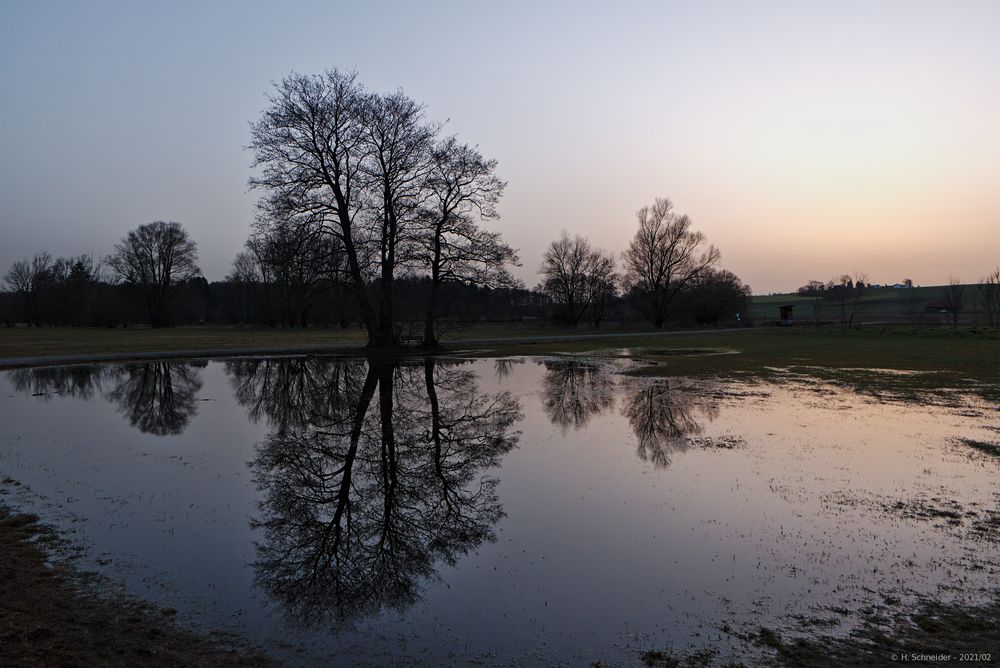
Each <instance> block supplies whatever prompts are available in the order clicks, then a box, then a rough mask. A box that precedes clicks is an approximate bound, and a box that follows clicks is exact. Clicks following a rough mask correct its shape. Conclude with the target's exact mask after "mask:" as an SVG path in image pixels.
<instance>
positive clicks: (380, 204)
mask: <svg viewBox="0 0 1000 668" xmlns="http://www.w3.org/2000/svg"><path fill="white" fill-rule="evenodd" d="M269 101H270V106H269V108H268V109H267V110H265V112H264V114H263V116H262V118H261V119H260V121H258V122H257V123H256V124H255V125H254V126H253V131H252V138H251V143H250V148H251V149H252V150H253V151H254V156H255V159H254V166H255V167H257V168H258V169H259V171H258V174H257V175H256V176H254V177H253V178H251V179H250V185H251V187H253V188H257V189H260V190H262V191H264V196H263V197H262V199H261V200H260V203H259V207H260V210H261V212H262V215H265V216H267V217H270V218H273V219H281V220H300V221H306V220H308V221H310V224H317V225H319V226H320V229H322V230H323V231H324V233H326V234H331V235H333V236H334V237H336V239H337V243H336V244H334V245H333V246H332V248H336V249H337V251H338V252H342V254H343V257H344V259H345V262H346V269H347V272H346V273H347V275H348V276H349V279H350V284H351V286H352V287H353V289H354V293H355V295H356V297H357V300H358V306H359V311H360V314H361V318H362V320H363V321H364V323H365V326H366V328H367V330H368V344H369V346H373V347H379V348H384V347H391V346H394V345H396V344H397V343H398V342H399V341H398V338H399V322H398V321H399V320H400V313H401V312H402V311H404V310H407V309H405V308H397V304H396V300H397V297H396V294H395V292H396V290H395V282H396V278H397V276H399V275H401V274H403V273H404V272H405V273H409V274H415V273H423V272H428V273H430V274H431V276H432V281H431V292H432V293H435V292H436V289H437V286H438V285H440V283H441V282H443V281H445V280H452V279H454V280H463V281H465V282H469V283H474V282H476V279H479V278H482V276H484V275H485V274H481V273H476V272H473V271H471V270H470V268H471V267H473V266H474V265H476V264H477V263H478V264H479V265H482V264H483V263H488V264H490V265H491V266H497V265H499V266H503V265H504V264H506V263H508V262H511V261H512V260H513V258H514V255H513V252H512V251H510V249H509V248H507V247H506V246H505V245H503V244H502V242H501V241H500V239H499V237H498V236H497V235H491V234H489V233H486V232H483V231H482V230H481V229H480V228H479V227H478V221H477V216H478V217H479V218H481V219H488V218H490V217H495V212H494V206H495V204H496V201H497V199H498V198H499V195H500V193H501V192H502V190H503V183H502V182H501V181H499V180H498V179H497V178H496V177H495V175H494V174H493V171H494V169H495V163H494V162H492V161H488V160H484V159H483V158H482V156H480V155H479V154H478V152H476V151H475V150H474V149H470V148H469V147H467V146H463V145H460V144H458V143H457V141H455V140H445V141H443V142H439V141H438V135H439V133H440V130H441V126H440V125H438V124H436V123H432V122H429V121H428V120H426V118H425V116H424V108H423V106H422V105H420V104H419V103H417V102H415V101H414V100H413V99H411V98H410V97H408V96H407V95H405V94H403V93H402V92H399V91H397V92H394V93H390V94H376V93H372V92H370V91H367V90H365V89H364V88H363V87H362V86H361V85H360V84H359V83H358V82H357V80H356V77H355V75H354V74H351V73H344V72H340V71H338V70H328V71H327V72H325V73H324V74H322V75H318V76H304V75H300V74H291V75H289V76H288V77H286V78H285V79H284V80H283V81H282V82H281V83H279V84H277V85H276V86H275V90H274V92H273V93H272V95H271V96H270V98H269ZM473 213H475V214H476V215H473ZM435 239H437V242H438V244H439V250H440V253H439V254H438V255H437V256H436V259H435V253H434V250H433V247H434V244H435V241H434V240H435ZM462 239H464V241H462ZM241 262H244V263H245V260H242V261H241ZM467 270H469V271H467ZM435 276H436V277H437V280H434V277H435ZM459 277H461V278H460V279H459ZM479 282H480V284H487V282H485V281H479ZM434 297H435V294H432V295H431V297H430V299H429V300H428V301H429V302H430V303H431V306H430V307H429V311H428V313H429V316H428V318H429V320H431V321H432V320H433V317H434V308H433V302H434ZM403 306H405V305H403ZM425 329H427V330H428V331H429V336H428V337H427V338H428V341H429V344H431V345H433V343H434V339H435V336H434V329H433V323H432V322H431V324H430V325H427V327H425Z"/></svg>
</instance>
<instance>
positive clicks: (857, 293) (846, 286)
mask: <svg viewBox="0 0 1000 668" xmlns="http://www.w3.org/2000/svg"><path fill="white" fill-rule="evenodd" d="M868 283H869V281H868V275H867V274H864V273H860V272H856V273H855V274H854V275H853V276H851V275H850V274H842V275H841V276H840V277H839V278H837V279H834V280H831V281H830V282H829V283H827V286H826V290H825V291H824V293H823V295H824V298H825V299H826V301H827V302H828V303H829V304H830V306H831V307H832V308H833V311H834V313H835V314H836V316H837V320H838V321H839V322H840V325H841V327H846V328H850V327H853V326H854V323H855V321H856V320H857V319H858V316H859V315H860V314H861V309H862V306H863V305H864V303H865V300H866V299H867V297H868V288H867V287H866V286H867V285H868Z"/></svg>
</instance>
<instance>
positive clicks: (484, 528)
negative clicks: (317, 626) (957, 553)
mask: <svg viewBox="0 0 1000 668" xmlns="http://www.w3.org/2000/svg"><path fill="white" fill-rule="evenodd" d="M333 364H334V365H339V366H342V367H344V369H342V371H341V374H340V377H342V378H343V377H355V378H357V379H358V382H351V383H344V384H341V386H340V388H341V392H342V393H341V395H340V399H339V400H338V401H337V402H331V401H329V400H328V399H327V398H326V397H325V396H317V397H315V401H313V402H312V405H313V406H314V407H316V409H315V410H314V411H313V412H312V414H310V415H309V419H308V420H307V421H306V422H304V423H301V424H297V423H294V422H288V423H287V424H286V425H285V428H284V429H280V428H279V429H276V430H275V431H274V432H272V433H271V434H270V435H269V436H268V437H267V438H266V439H265V440H264V442H263V443H261V444H260V446H259V447H258V453H257V458H256V460H255V461H254V462H253V464H252V467H253V470H254V473H255V477H256V481H257V484H258V485H259V486H260V488H261V491H262V493H263V500H262V502H261V504H260V509H259V516H258V517H257V518H256V519H255V521H254V522H255V526H257V527H258V528H260V529H261V530H262V531H263V540H262V542H261V544H260V546H259V548H258V560H257V562H256V564H255V566H256V570H257V579H258V583H259V584H260V585H261V586H262V587H263V588H264V589H265V590H266V591H268V592H270V593H271V594H272V595H273V596H275V597H276V598H277V599H279V600H281V601H282V602H283V603H284V605H285V607H286V608H287V609H288V611H289V612H290V613H291V614H293V615H294V616H296V617H299V618H300V619H303V620H310V621H313V622H316V621H319V620H320V619H323V618H326V617H328V616H334V617H339V618H344V617H354V616H359V615H367V614H372V613H375V612H377V611H378V610H380V609H382V608H384V607H402V606H405V605H407V604H409V603H412V602H413V601H415V600H416V599H417V598H418V597H419V588H420V584H421V582H422V581H423V580H425V579H427V578H430V577H433V576H434V574H435V572H436V568H435V564H436V563H437V562H438V561H444V562H446V563H448V562H454V561H455V560H456V559H457V558H458V557H459V556H460V555H462V554H464V553H465V552H467V551H468V550H470V549H472V548H474V547H475V546H477V545H479V544H480V543H481V542H483V541H487V540H492V539H493V537H494V534H493V525H494V524H495V523H496V521H497V520H498V519H499V518H500V517H501V516H502V512H503V511H502V508H501V506H500V503H499V500H498V498H497V495H496V484H497V482H496V480H495V479H494V478H492V477H489V476H488V475H486V474H485V473H486V471H487V470H488V469H490V468H491V467H493V466H495V465H496V464H497V463H498V462H499V459H500V458H501V457H502V456H503V454H505V453H506V452H508V451H509V450H510V449H511V448H512V447H514V446H515V445H516V443H517V438H518V434H517V433H516V432H515V431H514V430H513V427H514V424H515V423H516V422H517V420H519V419H520V408H519V406H518V404H517V401H516V400H515V399H514V398H513V397H512V396H511V395H509V394H507V393H500V394H495V395H486V394H483V393H481V392H479V391H478V388H477V387H476V383H475V377H474V376H473V375H472V374H470V373H467V372H465V371H463V370H461V369H458V368H457V367H453V366H442V365H441V363H440V362H436V361H434V360H428V361H426V362H425V363H424V364H423V366H422V367H420V366H411V365H404V366H400V365H399V364H398V363H393V362H372V363H371V364H369V365H367V368H365V365H364V364H363V363H356V362H355V363H351V362H333ZM351 369H361V371H362V373H356V372H355V371H352V370H351ZM299 371H300V372H302V373H305V372H306V370H305V369H304V368H302V367H299ZM421 371H422V372H423V373H421ZM331 373H332V372H328V373H327V377H329V376H330V375H331ZM235 382H236V383H241V382H242V379H240V378H236V380H235ZM295 386H296V387H310V388H316V389H317V390H318V391H319V392H321V393H325V392H326V391H327V388H328V387H329V385H328V384H324V383H298V384H296V385H295ZM293 396H297V395H293ZM252 405H256V403H254V404H252ZM299 414H300V415H301V414H303V413H301V412H300V413H299Z"/></svg>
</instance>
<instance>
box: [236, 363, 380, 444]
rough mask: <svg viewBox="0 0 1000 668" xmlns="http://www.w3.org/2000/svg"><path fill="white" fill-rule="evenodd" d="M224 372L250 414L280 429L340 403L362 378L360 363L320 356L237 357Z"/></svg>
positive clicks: (333, 409)
mask: <svg viewBox="0 0 1000 668" xmlns="http://www.w3.org/2000/svg"><path fill="white" fill-rule="evenodd" d="M226 373H227V374H228V375H229V376H230V379H231V382H232V384H233V391H234V393H235V395H236V399H237V401H239V402H240V404H241V405H243V406H245V407H246V408H247V412H248V414H249V417H250V419H251V420H253V421H254V422H258V421H259V420H260V419H261V418H265V419H266V420H267V423H268V424H269V425H270V426H272V427H274V428H276V429H278V430H279V431H284V430H286V429H289V428H294V427H303V426H305V425H307V424H309V422H310V420H311V419H312V417H313V416H314V415H319V416H323V415H327V416H328V415H330V414H332V413H334V412H336V411H337V410H338V408H342V407H343V406H344V405H345V402H346V398H347V396H348V395H349V394H351V393H352V392H353V393H354V394H355V395H356V394H357V391H358V390H359V389H360V385H361V384H362V383H363V382H364V375H365V364H364V363H363V362H359V361H354V362H350V363H346V362H344V361H342V360H335V359H331V358H322V357H278V358H268V359H238V360H234V361H230V362H226Z"/></svg>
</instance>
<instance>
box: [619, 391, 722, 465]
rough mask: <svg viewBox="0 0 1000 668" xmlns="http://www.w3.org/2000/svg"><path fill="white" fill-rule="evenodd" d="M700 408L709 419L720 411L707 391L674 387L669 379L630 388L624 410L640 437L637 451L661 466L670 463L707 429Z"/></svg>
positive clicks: (640, 455)
mask: <svg viewBox="0 0 1000 668" xmlns="http://www.w3.org/2000/svg"><path fill="white" fill-rule="evenodd" d="M696 411H697V412H699V413H701V414H702V415H704V416H705V417H707V418H708V419H709V420H712V419H714V418H715V417H716V416H717V415H718V408H717V406H716V405H715V404H714V403H711V402H710V401H709V400H708V399H707V398H706V397H705V396H704V395H702V394H700V393H697V394H696V393H694V392H692V391H684V390H680V389H677V388H672V387H671V386H670V382H669V381H666V380H664V381H660V382H656V383H652V384H643V386H642V387H638V388H636V389H635V390H634V391H632V392H630V393H629V395H628V397H627V399H626V405H625V408H624V414H625V416H626V417H628V420H629V423H630V424H631V426H632V430H633V431H634V432H635V437H636V439H637V440H638V445H637V447H636V454H638V455H639V457H640V458H641V459H643V460H649V461H652V462H653V464H654V465H655V466H656V467H657V468H666V467H667V466H669V465H670V456H671V455H672V454H673V453H676V452H683V451H685V450H687V449H688V447H689V443H690V442H689V440H688V439H689V437H691V436H697V435H698V434H701V433H702V431H703V428H702V426H701V424H699V423H698V421H697V419H696V418H695V412H696Z"/></svg>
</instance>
